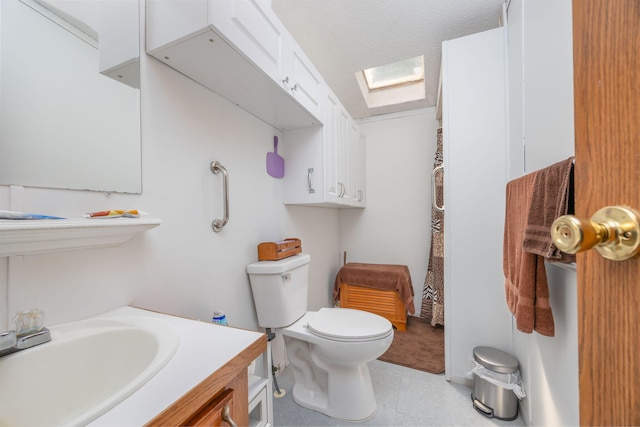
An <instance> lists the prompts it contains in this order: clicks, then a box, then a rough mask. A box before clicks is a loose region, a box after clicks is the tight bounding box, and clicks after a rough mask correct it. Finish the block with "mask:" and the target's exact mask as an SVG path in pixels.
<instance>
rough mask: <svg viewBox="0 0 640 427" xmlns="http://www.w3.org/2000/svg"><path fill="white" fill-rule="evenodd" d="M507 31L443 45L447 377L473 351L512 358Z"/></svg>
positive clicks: (459, 373) (454, 377)
mask: <svg viewBox="0 0 640 427" xmlns="http://www.w3.org/2000/svg"><path fill="white" fill-rule="evenodd" d="M505 36H506V33H505V29H504V28H495V29H492V30H488V31H484V32H481V33H477V34H473V35H470V36H467V37H461V38H458V39H455V40H450V41H447V42H445V43H443V53H442V55H443V60H442V64H443V65H442V100H443V104H442V105H443V107H442V124H443V130H444V148H445V150H444V188H445V194H444V197H445V199H444V206H445V221H444V228H445V231H444V238H445V243H444V244H445V259H444V263H445V267H444V271H445V352H446V376H447V378H448V379H450V380H451V381H453V382H457V383H468V384H470V383H471V379H470V378H467V377H466V374H467V372H469V370H470V369H471V367H472V365H471V363H470V361H469V360H470V358H471V357H472V355H473V349H474V347H476V346H491V347H494V348H498V349H500V350H503V351H507V352H510V351H511V317H512V316H511V314H510V313H509V310H508V308H507V304H506V300H505V294H504V274H503V268H502V248H503V241H504V212H505V184H506V182H507V178H506V152H505V151H506V146H507V138H506V135H507V133H506V132H507V114H506V111H505V110H506V74H505V70H506V65H505V56H506V51H505Z"/></svg>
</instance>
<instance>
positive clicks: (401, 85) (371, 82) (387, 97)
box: [356, 56, 426, 108]
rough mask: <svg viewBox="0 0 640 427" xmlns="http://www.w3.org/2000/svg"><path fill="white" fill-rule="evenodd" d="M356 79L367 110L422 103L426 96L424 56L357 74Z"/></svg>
mask: <svg viewBox="0 0 640 427" xmlns="http://www.w3.org/2000/svg"><path fill="white" fill-rule="evenodd" d="M356 79H357V80H358V84H359V86H360V90H361V91H362V96H363V97H364V99H365V101H366V103H367V106H368V107H369V108H378V107H385V106H390V105H396V104H404V103H406V102H412V101H421V100H423V99H425V97H426V93H425V85H424V57H423V56H416V57H413V58H409V59H405V60H403V61H399V62H394V63H392V64H387V65H382V66H380V67H374V68H368V69H366V70H362V71H358V72H357V73H356Z"/></svg>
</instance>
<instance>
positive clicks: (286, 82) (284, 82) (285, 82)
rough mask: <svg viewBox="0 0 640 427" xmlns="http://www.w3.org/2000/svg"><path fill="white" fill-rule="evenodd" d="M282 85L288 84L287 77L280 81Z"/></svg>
mask: <svg viewBox="0 0 640 427" xmlns="http://www.w3.org/2000/svg"><path fill="white" fill-rule="evenodd" d="M282 83H283V84H284V85H288V84H289V76H287V77H285V78H284V80H282Z"/></svg>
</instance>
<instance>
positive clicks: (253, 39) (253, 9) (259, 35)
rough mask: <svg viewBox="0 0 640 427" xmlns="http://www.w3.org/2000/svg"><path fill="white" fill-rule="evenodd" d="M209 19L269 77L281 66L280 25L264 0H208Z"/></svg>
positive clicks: (277, 76) (277, 75)
mask: <svg viewBox="0 0 640 427" xmlns="http://www.w3.org/2000/svg"><path fill="white" fill-rule="evenodd" d="M208 13H209V20H210V22H211V23H212V24H213V26H214V27H216V28H217V29H218V30H219V31H220V32H221V33H222V34H223V35H224V37H225V38H226V39H227V40H228V41H229V42H231V43H232V44H233V45H235V46H236V47H237V48H238V49H239V50H240V51H241V52H243V53H244V54H245V55H246V56H247V57H248V58H250V59H251V61H253V62H254V63H255V64H256V65H257V66H258V67H259V68H260V69H261V70H262V71H263V72H265V73H266V74H268V75H269V76H270V77H271V78H272V79H274V80H276V81H280V80H281V79H282V75H283V74H284V70H283V63H284V62H283V51H284V48H285V35H288V33H287V32H286V30H285V29H284V26H283V25H282V24H281V23H280V21H279V20H278V18H277V16H276V15H275V13H274V12H273V10H272V9H271V6H270V5H269V4H268V2H265V1H264V0H262V1H259V0H215V1H211V0H209V11H208Z"/></svg>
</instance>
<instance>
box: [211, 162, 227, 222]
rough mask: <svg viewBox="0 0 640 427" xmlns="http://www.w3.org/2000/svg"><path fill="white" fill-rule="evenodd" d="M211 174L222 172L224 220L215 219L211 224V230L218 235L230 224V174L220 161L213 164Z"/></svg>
mask: <svg viewBox="0 0 640 427" xmlns="http://www.w3.org/2000/svg"><path fill="white" fill-rule="evenodd" d="M211 172H213V173H218V172H222V185H223V190H222V197H223V198H224V217H223V218H222V219H214V220H213V222H212V223H211V228H213V231H215V232H216V233H217V232H218V231H220V230H222V227H224V226H225V225H227V222H229V174H228V173H227V170H226V169H225V168H224V166H222V165H221V164H220V162H218V161H213V162H211Z"/></svg>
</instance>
